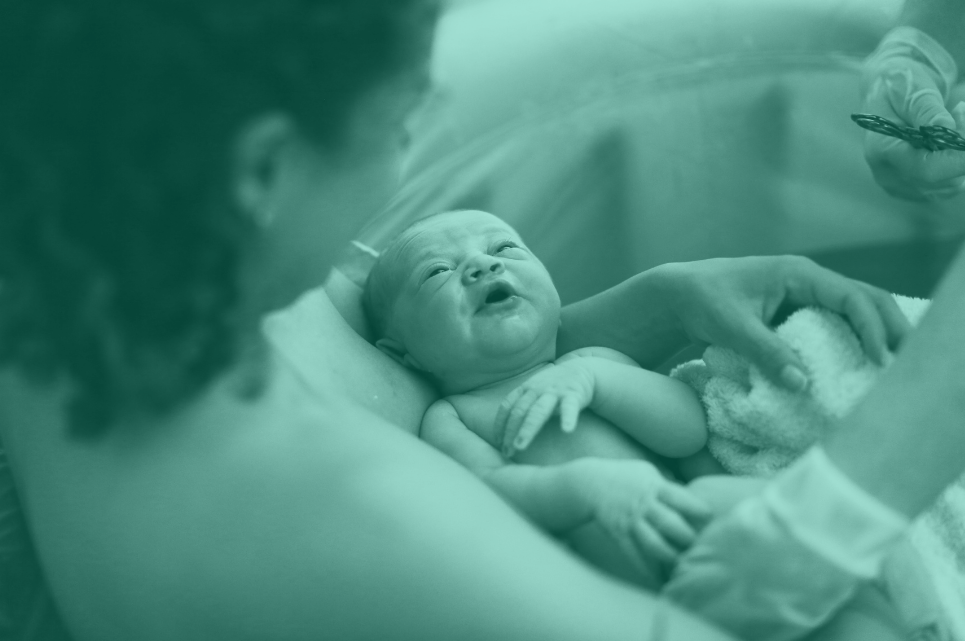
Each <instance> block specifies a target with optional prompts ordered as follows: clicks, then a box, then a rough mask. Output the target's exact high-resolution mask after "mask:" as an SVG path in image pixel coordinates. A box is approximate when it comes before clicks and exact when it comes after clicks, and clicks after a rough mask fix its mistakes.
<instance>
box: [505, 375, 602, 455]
mask: <svg viewBox="0 0 965 641" xmlns="http://www.w3.org/2000/svg"><path fill="white" fill-rule="evenodd" d="M585 360H586V359H574V360H571V361H567V362H566V363H563V364H562V365H554V366H551V367H547V368H546V369H544V370H543V371H542V372H540V373H538V374H536V375H535V376H533V377H532V378H530V379H529V380H528V381H526V382H525V383H523V384H522V385H520V386H519V387H517V388H516V389H514V390H513V391H512V392H510V393H509V394H508V395H507V396H506V399H505V400H504V401H503V402H502V404H501V405H500V406H499V411H498V412H497V413H496V433H497V434H502V435H503V440H502V451H503V454H504V455H505V456H507V457H510V456H512V455H513V454H514V453H515V452H516V451H517V450H525V449H526V448H527V447H528V446H529V444H530V443H532V442H533V439H534V438H536V435H537V434H539V432H540V430H541V429H543V426H544V425H545V424H546V422H547V421H548V420H549V419H550V417H552V416H554V415H556V414H558V415H559V417H560V427H561V428H562V429H563V431H564V432H572V431H573V430H575V429H576V422H577V420H578V419H579V417H580V411H581V410H583V409H584V408H585V407H587V406H588V405H589V404H590V402H591V401H592V400H593V390H594V388H595V379H594V377H593V373H592V372H591V371H590V369H589V368H588V367H586V365H585V364H584V363H585ZM581 361H582V362H581Z"/></svg>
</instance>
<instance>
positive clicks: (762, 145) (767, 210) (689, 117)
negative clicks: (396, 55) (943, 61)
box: [359, 0, 965, 303]
mask: <svg viewBox="0 0 965 641" xmlns="http://www.w3.org/2000/svg"><path fill="white" fill-rule="evenodd" d="M900 7H901V2H900V0H674V2H667V1H666V0H659V1H658V0H464V1H462V2H452V3H451V5H450V8H449V10H448V12H447V14H446V15H445V17H444V18H443V20H442V22H441V24H440V29H439V32H438V39H437V44H436V49H435V54H434V65H433V66H434V68H433V73H434V76H435V78H436V82H437V87H436V90H435V92H434V93H433V95H432V96H430V99H429V100H428V101H427V102H426V104H425V105H424V107H423V108H422V109H421V110H420V111H419V112H418V113H417V114H415V116H414V117H413V119H412V121H411V128H410V129H411V139H412V145H411V153H410V156H409V158H408V161H407V166H406V172H405V174H406V178H405V182H404V185H403V187H402V190H401V192H400V193H399V195H398V197H397V198H396V199H395V201H394V202H393V203H392V204H391V206H390V207H389V208H388V209H387V210H386V211H385V212H384V214H382V215H381V216H380V217H379V218H378V219H376V220H375V221H374V222H373V223H372V224H370V225H369V226H368V227H367V228H366V229H365V230H364V231H363V232H362V234H361V235H360V237H359V240H360V241H361V242H362V243H364V244H366V245H369V246H371V247H374V248H376V249H378V248H380V247H381V246H382V245H383V244H384V243H385V242H386V241H387V240H388V239H389V238H391V237H392V236H394V235H395V234H396V233H397V232H398V231H399V230H400V229H401V228H402V227H404V226H405V225H407V224H408V223H409V222H411V221H412V220H414V219H415V218H418V217H421V216H425V215H428V214H431V213H434V212H437V211H442V210H446V209H453V208H480V209H485V210H488V211H491V212H493V213H495V214H497V215H499V216H501V217H503V218H504V219H506V220H507V221H509V222H510V223H511V224H513V225H514V226H516V227H517V229H519V231H520V232H521V234H522V235H523V238H524V239H525V240H526V241H527V243H528V244H529V245H530V247H531V248H532V249H533V250H534V252H535V253H536V254H537V255H538V256H539V257H540V258H542V259H543V261H544V262H545V263H546V264H547V267H548V268H549V270H550V272H551V273H552V274H553V275H554V278H555V280H556V282H557V285H558V287H559V290H560V294H561V296H562V298H563V301H564V303H565V302H570V301H573V300H577V299H579V298H582V297H585V296H587V295H590V294H593V293H596V292H598V291H600V290H601V289H603V288H605V287H607V286H610V285H612V284H615V283H617V282H619V281H620V280H622V279H624V278H626V277H628V276H630V275H632V274H633V273H635V272H637V271H640V270H644V269H647V268H649V267H653V266H655V265H658V264H661V263H666V262H673V261H685V260H695V259H701V258H709V257H715V256H743V255H754V254H757V255H760V254H781V253H796V254H805V255H808V256H810V257H812V258H814V259H815V260H817V261H818V262H820V263H822V264H825V265H827V266H829V267H832V268H834V269H837V270H839V271H842V272H844V273H846V274H848V275H851V276H854V277H857V278H861V279H864V280H867V281H870V282H872V283H875V284H877V285H879V286H882V287H885V288H887V289H889V290H891V291H894V292H898V293H902V294H906V295H915V296H927V295H928V293H929V292H930V290H931V288H932V287H933V285H934V284H935V282H936V280H937V278H938V277H939V275H940V273H941V270H942V269H943V268H944V266H945V265H946V264H947V261H948V260H949V259H950V257H951V255H952V253H953V251H954V248H955V246H956V244H957V242H958V241H959V240H960V239H961V237H962V235H963V232H965V199H963V198H956V199H953V200H950V201H945V202H942V203H939V204H922V203H912V202H905V201H901V200H896V199H894V198H892V197H890V196H888V195H887V194H886V193H885V192H884V191H882V190H881V189H880V188H879V187H878V186H877V185H876V184H875V183H874V181H873V179H872V177H871V172H870V170H869V169H868V167H867V165H866V164H865V162H864V158H863V155H862V146H861V141H862V136H863V135H864V133H863V130H861V129H859V128H858V127H857V126H856V125H855V124H854V123H852V122H851V120H850V118H849V116H850V114H851V113H853V112H856V111H858V110H859V100H858V79H859V70H860V64H861V60H862V59H863V58H864V57H865V56H866V55H868V54H869V53H870V52H871V50H872V49H873V48H874V47H875V45H876V44H877V42H878V40H879V39H880V38H881V36H882V35H883V34H884V33H885V31H887V30H888V28H889V27H890V25H891V24H892V22H893V20H894V17H895V16H896V15H897V12H898V10H899V9H900Z"/></svg>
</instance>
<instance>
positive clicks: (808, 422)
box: [671, 296, 965, 641]
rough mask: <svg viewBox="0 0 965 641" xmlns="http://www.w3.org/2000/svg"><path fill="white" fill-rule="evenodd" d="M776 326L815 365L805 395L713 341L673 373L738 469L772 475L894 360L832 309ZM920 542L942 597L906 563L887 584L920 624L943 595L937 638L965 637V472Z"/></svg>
mask: <svg viewBox="0 0 965 641" xmlns="http://www.w3.org/2000/svg"><path fill="white" fill-rule="evenodd" d="M895 300H896V301H897V303H898V306H899V307H900V308H901V310H902V311H903V312H904V313H905V315H906V316H907V317H908V319H909V320H910V321H911V323H912V324H913V325H915V324H917V323H918V321H919V320H920V319H921V317H922V315H924V313H925V311H926V310H927V309H928V304H929V301H927V300H922V299H918V298H907V297H904V296H895ZM776 332H777V335H778V336H780V337H781V338H782V339H783V340H784V341H785V342H786V343H787V344H788V345H790V346H791V348H792V349H794V351H795V352H797V354H798V355H799V356H800V358H801V360H802V363H803V365H804V367H805V369H806V370H807V375H808V379H809V381H810V384H809V386H808V389H807V390H806V391H805V392H791V391H789V390H786V389H784V388H782V387H779V386H777V385H775V384H773V383H772V382H771V381H770V380H769V379H767V378H766V377H765V376H764V375H763V374H762V373H761V372H760V370H758V369H757V367H755V366H753V365H750V364H748V363H747V361H745V360H744V359H743V358H742V357H740V356H739V355H737V354H736V353H734V352H733V351H731V350H728V349H724V348H721V347H716V346H711V347H708V348H707V350H706V351H705V352H704V358H703V360H696V361H690V362H689V363H684V364H683V365H680V366H679V367H677V368H676V369H674V371H673V372H671V376H673V377H675V378H678V379H680V380H682V381H684V382H686V383H688V384H689V385H691V386H692V387H693V388H694V389H695V390H697V392H698V394H699V395H700V397H701V400H702V401H703V404H704V408H705V409H706V412H707V424H708V428H709V431H710V437H709V439H708V442H707V447H708V449H709V450H710V452H711V454H713V455H714V457H715V458H716V459H717V460H718V461H720V463H721V464H722V465H723V466H724V467H725V468H726V469H727V470H728V471H730V472H731V473H733V474H739V475H749V476H758V477H769V476H772V475H774V474H775V473H776V472H778V471H779V470H781V469H783V468H784V467H785V466H787V465H788V464H789V463H790V462H791V461H793V460H794V459H796V458H797V457H798V456H800V455H801V454H802V453H803V452H804V451H805V450H806V449H807V448H808V447H810V446H811V445H812V444H814V443H816V442H817V441H818V440H820V439H821V438H822V437H823V436H824V435H826V434H827V433H828V432H829V431H830V430H833V429H834V428H835V426H836V425H837V419H839V418H840V417H842V416H844V415H845V414H846V413H847V412H848V410H850V409H851V408H852V407H854V405H855V403H857V401H858V400H859V399H860V398H862V397H863V396H864V395H865V394H866V393H867V391H868V390H869V389H870V388H871V386H872V385H873V384H874V382H875V380H876V379H877V378H878V376H879V375H880V373H881V371H882V369H884V367H887V366H888V364H889V363H890V360H891V359H890V357H889V358H888V359H887V361H888V362H887V363H886V364H885V365H884V366H881V365H877V364H876V363H874V362H873V361H871V360H870V359H869V358H868V357H867V356H866V355H865V353H864V350H863V348H862V346H861V342H860V340H859V339H858V337H857V336H856V335H855V333H854V331H853V330H852V329H851V326H850V325H849V324H848V323H847V321H845V320H844V319H843V318H842V317H841V316H838V315H837V314H834V313H832V312H829V311H827V310H823V309H815V308H806V309H802V310H799V311H797V312H795V313H794V314H792V315H791V316H790V317H789V318H788V319H787V320H786V321H785V322H784V323H782V324H781V325H780V326H779V327H778V328H777V329H776ZM963 420H965V417H963ZM910 540H911V542H912V544H913V546H914V548H915V550H917V553H918V555H919V556H920V557H921V562H922V564H923V566H924V568H925V570H926V572H927V575H928V576H929V577H930V578H931V583H932V585H933V586H934V588H935V589H934V592H933V594H934V595H935V596H934V598H932V599H927V598H926V599H923V598H922V595H920V594H918V592H920V587H921V586H920V581H915V580H914V578H913V577H912V576H911V574H909V569H908V567H907V566H905V567H901V565H900V564H898V563H896V564H893V565H894V566H895V567H893V568H891V569H890V570H889V569H888V568H886V572H885V574H886V576H885V577H884V579H885V582H886V586H887V588H888V589H889V591H890V592H892V594H893V596H894V598H895V601H896V603H897V604H898V606H899V608H900V609H902V610H903V612H902V614H903V615H904V616H905V619H906V620H908V621H909V623H911V624H913V625H918V624H919V623H921V624H923V625H927V621H928V620H929V618H931V617H932V616H933V612H930V611H929V610H930V609H931V608H932V606H933V605H934V604H932V603H929V602H928V601H929V600H932V601H933V600H934V599H936V598H937V599H938V600H939V601H940V603H941V606H942V610H943V611H944V613H943V617H944V622H943V625H942V627H945V628H947V630H944V631H943V632H944V634H939V635H938V636H936V637H934V638H943V637H947V636H948V635H949V634H950V636H951V638H954V639H959V640H961V641H965V477H963V479H960V480H959V482H958V483H957V484H955V485H953V486H952V487H951V488H949V489H948V490H947V491H946V492H945V494H944V495H943V496H942V497H941V498H940V499H939V500H938V502H937V503H936V504H935V506H933V507H932V508H931V509H930V510H929V511H928V512H927V513H926V514H925V515H924V516H922V517H921V518H919V519H918V521H917V522H916V523H915V525H914V527H913V528H912V532H911V535H910ZM906 558H907V557H906ZM929 592H931V591H929Z"/></svg>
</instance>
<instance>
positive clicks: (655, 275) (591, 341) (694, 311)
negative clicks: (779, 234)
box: [557, 256, 909, 389]
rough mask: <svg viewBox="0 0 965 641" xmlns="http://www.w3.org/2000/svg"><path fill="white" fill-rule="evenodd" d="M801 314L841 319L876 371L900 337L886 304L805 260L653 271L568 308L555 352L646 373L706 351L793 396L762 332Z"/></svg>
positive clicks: (793, 358) (802, 378) (788, 367)
mask: <svg viewBox="0 0 965 641" xmlns="http://www.w3.org/2000/svg"><path fill="white" fill-rule="evenodd" d="M808 305H816V306H821V307H825V308H828V309H830V310H831V311H834V312H837V313H839V314H841V315H842V316H844V317H845V318H847V319H848V322H850V323H851V325H852V327H853V328H854V330H855V332H856V333H857V334H858V336H859V337H860V338H861V343H862V345H863V346H864V349H865V351H866V352H867V353H868V354H869V355H870V356H871V357H872V358H873V359H875V360H876V361H878V362H881V361H882V360H883V359H884V355H885V352H886V350H887V349H889V348H890V349H894V348H895V347H897V345H898V344H899V343H900V342H901V340H902V339H903V338H904V336H905V335H906V334H907V332H908V330H909V324H908V320H907V319H906V318H905V316H904V315H903V314H902V313H901V311H900V310H899V309H898V306H897V305H896V303H895V301H894V299H893V298H892V297H891V295H890V294H888V293H887V292H885V291H883V290H881V289H878V288H876V287H872V286H871V285H867V284H865V283H861V282H858V281H855V280H852V279H850V278H846V277H844V276H841V275H840V274H836V273H835V272H832V271H830V270H828V269H825V268H823V267H820V266H818V265H817V264H815V263H814V262H813V261H811V260H808V259H806V258H801V257H796V256H763V257H749V258H716V259H710V260H704V261H698V262H691V263H672V264H667V265H661V266H659V267H655V268H653V269H651V270H648V271H646V272H643V273H641V274H638V275H636V276H634V277H632V278H630V279H628V280H626V281H624V282H623V283H621V284H620V285H617V286H616V287H613V288H611V289H609V290H607V291H605V292H603V293H601V294H598V295H597V296H594V297H592V298H589V299H587V300H584V301H581V302H579V303H575V304H573V305H570V306H568V307H567V308H566V309H564V310H563V325H562V327H561V331H560V335H559V339H558V342H557V352H558V353H565V352H567V351H572V350H573V349H576V348H578V347H583V346H587V345H600V346H605V347H611V348H613V349H616V350H619V351H621V352H623V353H625V354H627V355H628V356H630V357H631V358H633V359H635V360H636V361H637V362H639V363H640V364H641V365H643V366H644V367H651V368H652V367H656V366H658V365H659V364H660V363H661V362H663V361H665V360H666V359H668V358H669V357H671V356H672V355H673V354H675V353H676V352H678V351H679V350H680V349H682V348H684V347H686V346H687V345H688V344H689V343H695V342H696V343H712V344H715V345H719V346H722V347H727V348H730V349H733V350H734V351H736V352H738V353H739V354H741V355H742V356H744V358H746V359H747V360H748V361H750V362H751V363H752V364H754V365H756V366H757V367H759V368H760V369H761V371H762V372H764V374H765V375H767V376H768V377H769V378H771V379H772V380H774V381H775V382H777V383H778V384H781V385H783V386H785V387H788V388H791V389H801V388H804V387H806V386H807V384H808V381H807V378H806V374H805V373H804V369H803V366H802V364H801V362H800V359H799V358H798V357H797V355H796V354H795V353H794V352H793V351H792V350H791V349H790V348H789V347H787V346H786V345H785V344H784V343H783V342H782V341H781V340H780V339H778V338H777V336H776V335H775V334H774V332H773V331H772V329H771V327H770V326H771V323H772V322H773V321H774V319H775V318H776V317H777V316H778V315H779V313H781V312H783V311H784V310H786V309H792V308H797V307H805V306H808Z"/></svg>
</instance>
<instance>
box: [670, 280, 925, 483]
mask: <svg viewBox="0 0 965 641" xmlns="http://www.w3.org/2000/svg"><path fill="white" fill-rule="evenodd" d="M895 300H896V301H897V302H898V306H899V307H900V308H901V310H902V311H903V312H904V313H905V315H906V316H907V317H908V319H909V320H910V321H911V322H912V324H916V323H917V322H918V320H919V319H920V318H921V316H922V315H923V314H924V313H925V310H926V309H927V308H928V301H926V300H922V299H920V298H907V297H904V296H895ZM776 332H777V335H778V336H780V337H781V338H782V339H784V341H785V342H786V343H787V344H788V345H790V346H791V348H792V349H793V350H794V351H795V352H797V354H798V355H799V356H800V358H801V361H802V364H803V365H804V368H805V370H806V371H807V375H808V379H809V381H810V385H809V387H808V389H807V390H806V392H804V393H799V392H792V391H790V390H787V389H785V388H783V387H780V386H778V385H775V384H774V383H772V382H771V381H770V380H769V379H768V378H766V377H765V376H764V375H763V374H762V373H761V371H760V370H759V369H758V368H757V367H754V366H753V365H750V364H748V363H747V361H746V360H744V359H743V358H742V357H741V356H739V355H738V354H736V353H735V352H733V351H731V350H729V349H725V348H723V347H716V346H711V347H708V348H707V350H706V351H705V352H704V358H703V360H695V361H690V362H689V363H684V364H683V365H680V366H678V367H677V368H676V369H674V371H672V372H671V373H670V375H671V376H673V377H674V378H678V379H680V380H682V381H684V382H685V383H688V384H689V385H690V386H691V387H693V388H694V389H695V390H697V393H698V394H699V395H700V397H701V399H702V401H703V403H704V408H705V409H706V411H707V423H708V427H709V430H710V437H709V439H708V441H707V447H708V449H709V450H710V452H711V454H713V455H714V457H715V458H716V459H717V460H718V461H720V463H721V464H722V465H723V466H724V467H725V468H726V469H727V471H729V472H731V473H732V474H743V475H750V476H758V477H770V476H773V475H774V474H775V473H776V472H777V471H778V470H781V469H783V468H785V467H786V466H787V465H788V464H789V463H790V462H791V461H793V460H794V459H796V458H797V457H798V456H800V454H801V453H802V452H804V450H805V449H807V448H808V447H810V446H811V445H813V444H814V443H816V442H818V441H819V440H820V439H821V438H822V437H823V436H825V435H826V434H827V433H828V431H829V430H831V429H833V427H834V425H835V421H836V420H837V419H839V418H840V417H842V416H844V414H845V413H846V412H847V411H848V410H849V409H850V408H852V407H853V406H854V404H855V403H856V402H857V401H858V399H860V398H861V397H862V396H864V395H865V393H866V392H867V391H868V389H869V388H870V387H871V385H872V384H874V381H875V380H876V379H877V377H878V375H879V373H880V372H881V370H882V366H880V365H877V364H876V363H874V362H873V361H872V360H871V359H870V358H868V357H867V356H866V355H865V353H864V349H863V348H862V346H861V342H860V341H859V340H858V337H857V336H856V335H855V333H854V331H853V330H852V329H851V326H850V325H848V323H847V321H845V320H844V319H843V318H842V317H841V316H839V315H837V314H834V313H832V312H829V311H827V310H823V309H815V308H811V307H808V308H805V309H801V310H798V311H797V312H795V313H794V314H792V315H791V316H790V317H789V318H788V319H787V320H786V321H785V322H784V323H782V324H781V325H780V326H779V327H778V328H777V329H776ZM886 366H887V365H886Z"/></svg>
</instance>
